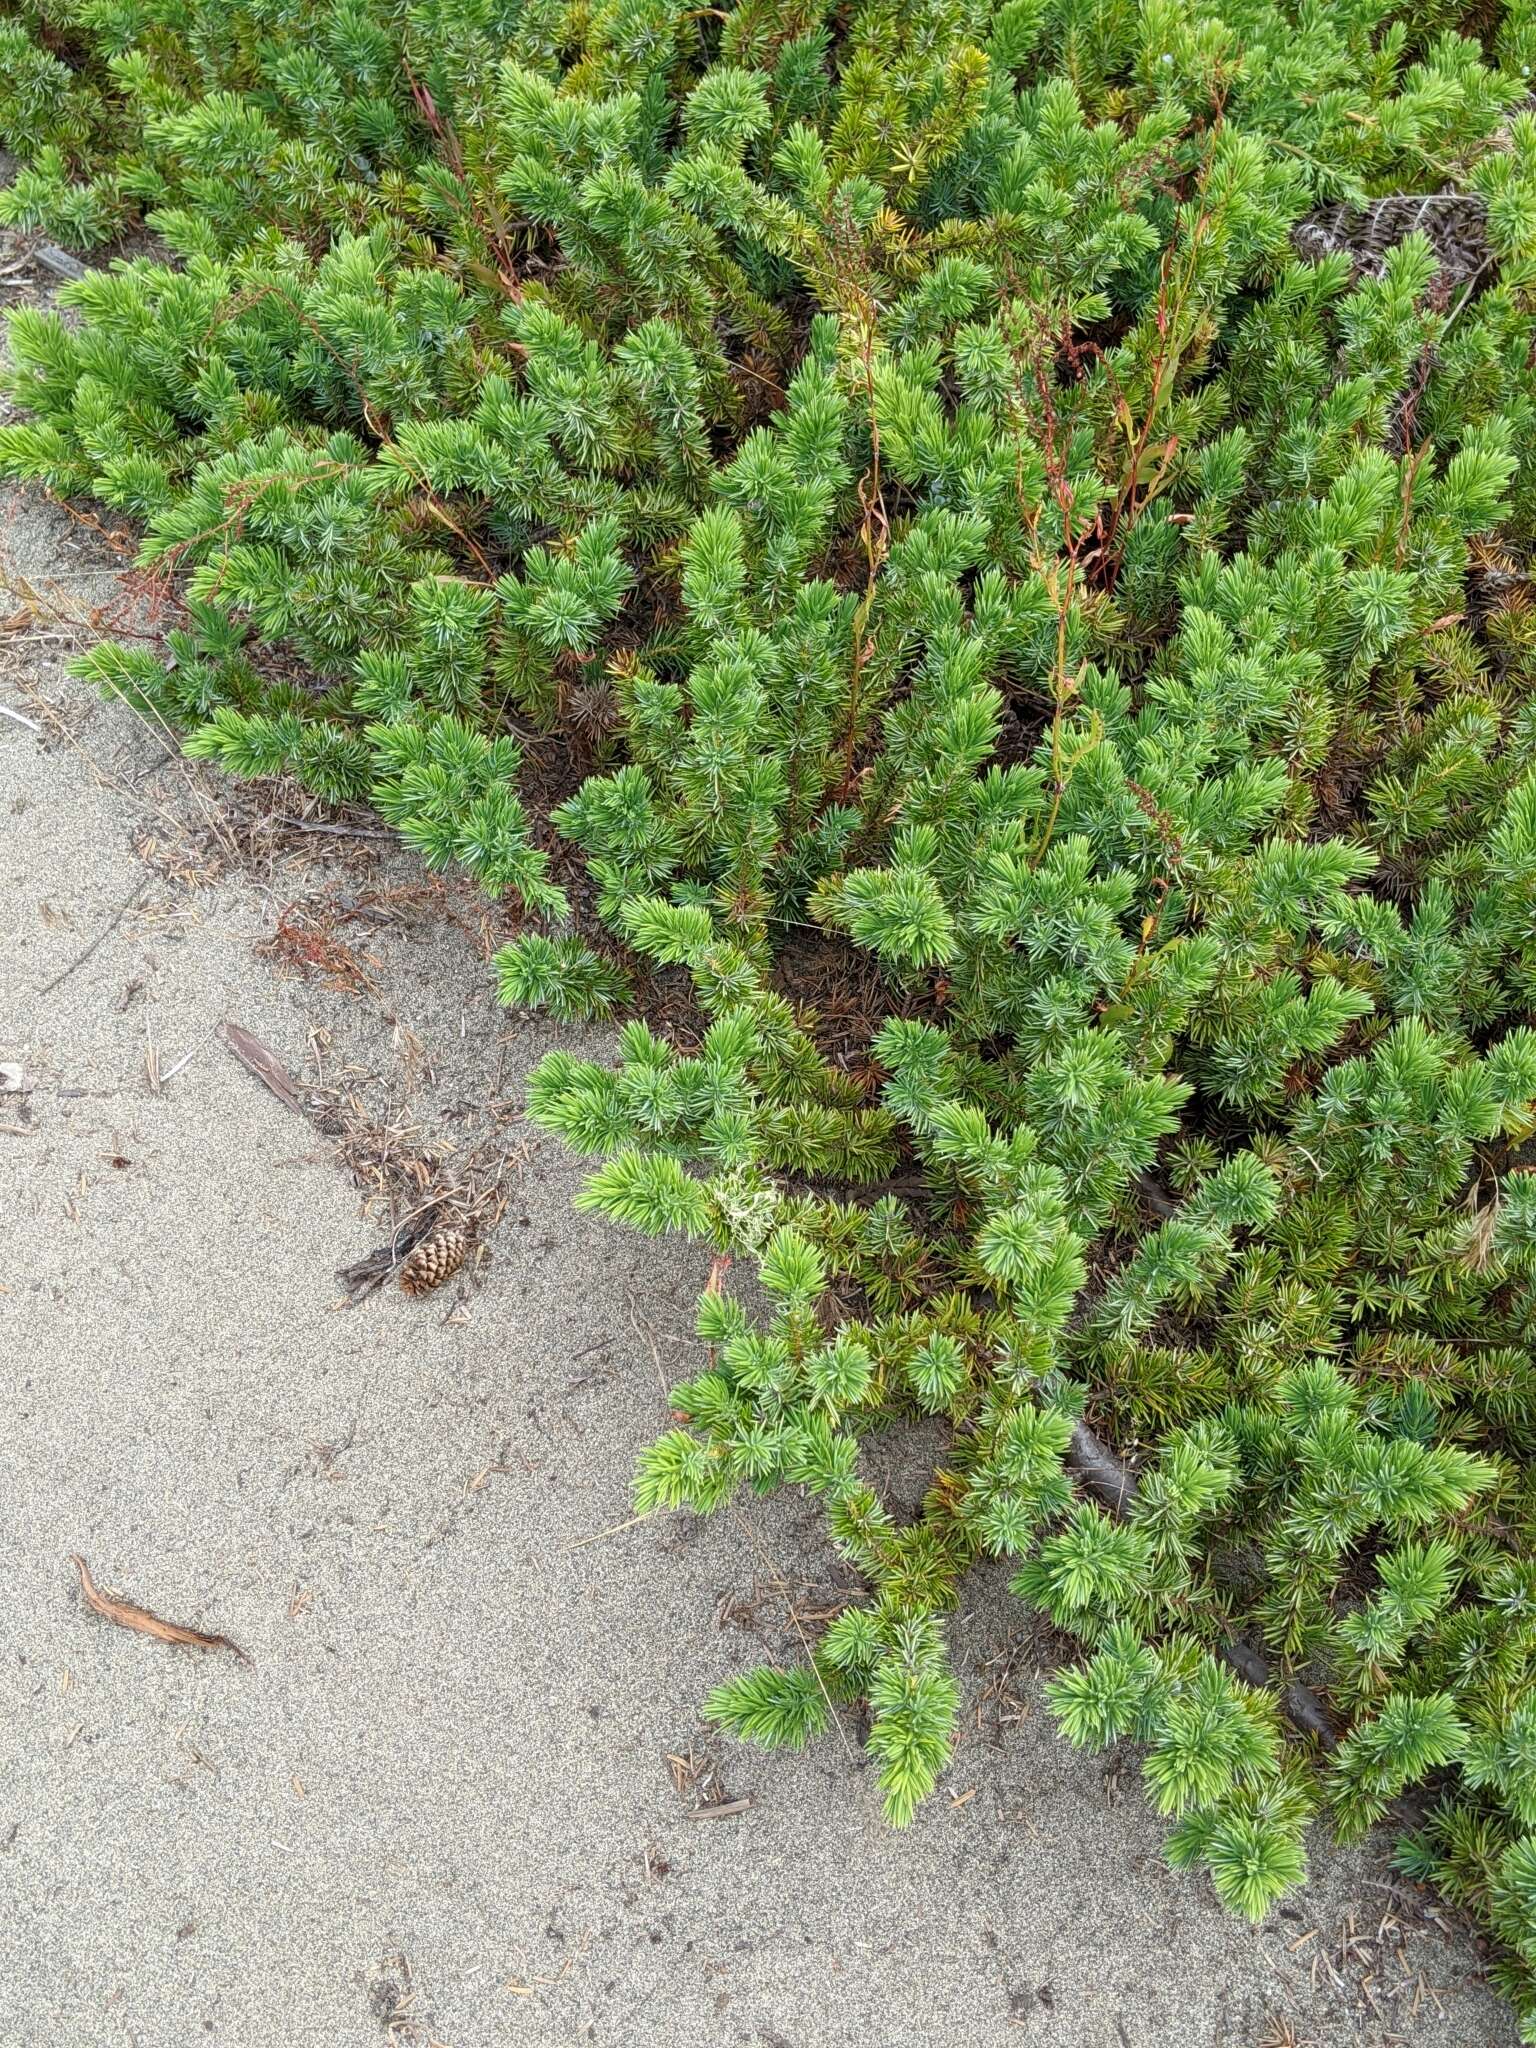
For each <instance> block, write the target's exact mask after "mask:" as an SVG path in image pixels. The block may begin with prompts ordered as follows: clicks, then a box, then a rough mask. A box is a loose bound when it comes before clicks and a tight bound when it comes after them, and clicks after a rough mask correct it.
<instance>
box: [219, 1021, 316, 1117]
mask: <svg viewBox="0 0 1536 2048" xmlns="http://www.w3.org/2000/svg"><path fill="white" fill-rule="evenodd" d="M224 1043H225V1044H226V1045H227V1046H228V1047H229V1049H230V1051H231V1052H232V1053H233V1054H234V1056H235V1058H236V1059H237V1060H238V1061H239V1062H240V1064H241V1066H243V1067H244V1068H246V1070H247V1071H248V1072H250V1073H252V1074H254V1075H255V1076H256V1078H257V1080H258V1081H259V1082H260V1083H261V1085H262V1086H263V1088H267V1089H270V1090H271V1092H272V1093H273V1094H274V1095H275V1096H276V1097H277V1099H278V1101H279V1102H280V1103H282V1104H283V1106H284V1108H286V1109H291V1110H293V1111H295V1112H296V1113H297V1114H298V1115H299V1116H305V1115H307V1111H306V1110H305V1108H304V1105H303V1103H302V1102H301V1101H300V1100H299V1094H298V1090H297V1089H296V1088H295V1087H294V1085H293V1076H292V1075H291V1074H290V1073H289V1071H288V1069H287V1068H286V1067H285V1066H284V1065H283V1063H282V1061H281V1060H280V1059H279V1058H278V1056H277V1054H276V1053H275V1052H273V1051H272V1050H271V1049H270V1048H269V1047H268V1046H265V1045H263V1044H262V1042H261V1040H260V1039H259V1038H255V1037H253V1036H252V1035H251V1033H250V1032H249V1031H247V1030H246V1029H245V1028H244V1026H243V1025H240V1024H237V1023H236V1022H235V1021H234V1019H233V1018H232V1017H226V1018H225V1019H224Z"/></svg>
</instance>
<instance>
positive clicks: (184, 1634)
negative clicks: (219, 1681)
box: [69, 1551, 251, 1664]
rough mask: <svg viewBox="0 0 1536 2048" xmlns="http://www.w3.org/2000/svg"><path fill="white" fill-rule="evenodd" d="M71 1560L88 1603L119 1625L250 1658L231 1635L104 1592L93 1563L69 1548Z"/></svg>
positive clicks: (191, 1646) (157, 1637)
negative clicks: (165, 1616) (166, 1617)
mask: <svg viewBox="0 0 1536 2048" xmlns="http://www.w3.org/2000/svg"><path fill="white" fill-rule="evenodd" d="M69 1561H70V1563H71V1564H72V1565H73V1566H74V1568H75V1570H76V1571H77V1572H78V1573H79V1574H80V1590H81V1592H82V1593H83V1594H84V1595H85V1599H86V1604H87V1606H89V1607H93V1608H94V1609H95V1610H96V1612H97V1613H98V1614H100V1615H103V1616H105V1618H106V1619H107V1620H108V1621H111V1622H115V1623H116V1624H117V1626H118V1627H119V1628H131V1629H133V1630H134V1631H135V1632H136V1633H137V1634H139V1635H141V1636H153V1637H154V1638H155V1640H156V1642H160V1643H182V1644H184V1645H185V1646H186V1647H187V1648H188V1649H192V1650H232V1651H233V1652H234V1654H235V1655H236V1656H237V1657H238V1658H239V1659H240V1661H241V1663H242V1664H249V1663H250V1662H251V1659H250V1658H249V1657H248V1656H247V1655H246V1653H245V1651H244V1650H242V1649H241V1647H240V1645H239V1644H238V1643H232V1642H231V1641H230V1639H229V1637H228V1636H215V1635H208V1634H205V1632H204V1631H203V1630H202V1629H200V1628H187V1627H186V1626H185V1625H184V1624H183V1623H181V1622H179V1621H166V1620H164V1619H163V1618H162V1617H161V1616H160V1615H158V1614H151V1613H150V1611H149V1609H148V1608H147V1607H136V1606H135V1605H134V1603H133V1602H132V1601H131V1600H119V1599H117V1598H115V1596H114V1595H113V1594H111V1593H103V1592H102V1590H101V1588H100V1587H99V1586H98V1585H97V1583H96V1581H95V1580H94V1579H93V1578H92V1577H91V1570H90V1566H89V1565H88V1564H87V1563H86V1561H85V1559H84V1558H83V1557H81V1556H79V1555H78V1553H76V1552H74V1551H71V1552H70V1558H69Z"/></svg>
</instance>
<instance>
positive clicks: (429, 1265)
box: [400, 1230, 469, 1294]
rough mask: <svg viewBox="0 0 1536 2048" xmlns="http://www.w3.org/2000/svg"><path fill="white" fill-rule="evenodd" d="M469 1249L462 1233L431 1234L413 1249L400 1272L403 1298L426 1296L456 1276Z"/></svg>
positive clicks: (441, 1231) (439, 1231)
mask: <svg viewBox="0 0 1536 2048" xmlns="http://www.w3.org/2000/svg"><path fill="white" fill-rule="evenodd" d="M468 1249H469V1247H468V1245H467V1243H466V1242H465V1238H464V1233H463V1231H462V1230H435V1231H434V1232H433V1233H432V1235H431V1236H430V1237H428V1238H424V1239H423V1240H422V1242H421V1243H420V1244H419V1245H417V1247H416V1249H415V1251H413V1252H412V1253H411V1255H410V1257H409V1258H408V1259H407V1260H406V1262H405V1264H404V1265H403V1266H402V1267H401V1268H400V1288H401V1292H402V1293H404V1294H430V1293H431V1292H432V1290H433V1288H434V1287H441V1286H442V1284H443V1282H444V1281H445V1280H447V1279H449V1278H450V1277H451V1276H452V1275H453V1274H455V1273H457V1271H458V1270H459V1268H460V1266H462V1265H463V1263H464V1254H465V1252H466V1251H467V1250H468Z"/></svg>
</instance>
